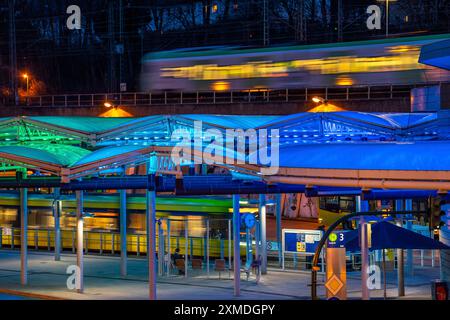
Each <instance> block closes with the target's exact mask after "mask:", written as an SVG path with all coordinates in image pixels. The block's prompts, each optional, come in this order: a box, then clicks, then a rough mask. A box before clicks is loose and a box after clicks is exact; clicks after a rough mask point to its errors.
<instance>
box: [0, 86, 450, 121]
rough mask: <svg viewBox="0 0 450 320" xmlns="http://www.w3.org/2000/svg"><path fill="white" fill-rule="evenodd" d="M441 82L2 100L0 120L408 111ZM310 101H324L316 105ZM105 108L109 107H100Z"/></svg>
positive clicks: (93, 94)
mask: <svg viewBox="0 0 450 320" xmlns="http://www.w3.org/2000/svg"><path fill="white" fill-rule="evenodd" d="M431 85H436V86H442V87H443V88H445V90H448V84H446V83H431V82H430V83H423V84H417V85H414V86H411V85H384V86H380V85H377V86H358V87H330V88H303V89H282V90H267V89H261V90H250V91H249V90H244V91H200V92H176V91H166V92H157V93H143V92H122V93H92V94H81V93H80V94H56V95H45V96H30V97H28V98H27V97H23V98H22V99H21V101H20V104H19V105H18V106H13V105H11V104H8V103H6V102H4V107H3V108H0V116H24V115H26V116H37V115H52V116H53V115H58V116H69V115H70V116H112V117H130V116H135V117H142V116H148V115H157V114H235V115H237V114H241V115H286V114H293V113H299V112H307V111H315V110H316V111H341V110H348V111H361V112H410V111H411V90H412V89H414V88H421V87H424V86H431ZM314 97H319V98H321V99H323V100H324V101H326V103H325V105H324V104H323V103H319V104H317V103H316V102H314V101H313V98H314ZM105 104H107V105H108V106H109V107H106V106H105Z"/></svg>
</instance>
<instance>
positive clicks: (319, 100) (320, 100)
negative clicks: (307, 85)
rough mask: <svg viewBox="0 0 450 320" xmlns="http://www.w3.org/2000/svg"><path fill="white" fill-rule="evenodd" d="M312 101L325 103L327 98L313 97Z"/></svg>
mask: <svg viewBox="0 0 450 320" xmlns="http://www.w3.org/2000/svg"><path fill="white" fill-rule="evenodd" d="M312 101H313V102H315V103H323V104H327V102H328V101H327V100H325V99H324V98H321V97H313V98H312Z"/></svg>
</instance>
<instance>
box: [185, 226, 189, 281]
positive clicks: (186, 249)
mask: <svg viewBox="0 0 450 320" xmlns="http://www.w3.org/2000/svg"><path fill="white" fill-rule="evenodd" d="M188 228H189V222H188V220H186V221H185V222H184V277H185V278H187V270H188V268H187V267H188V262H189V261H188V254H189V252H188V250H189V247H188V245H189V243H188V241H189V229H188Z"/></svg>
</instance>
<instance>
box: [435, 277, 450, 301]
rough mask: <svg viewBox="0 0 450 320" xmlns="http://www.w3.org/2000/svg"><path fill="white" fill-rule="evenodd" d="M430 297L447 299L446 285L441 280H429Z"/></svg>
mask: <svg viewBox="0 0 450 320" xmlns="http://www.w3.org/2000/svg"><path fill="white" fill-rule="evenodd" d="M431 297H432V299H433V300H448V285H447V282H445V281H442V280H434V281H432V282H431Z"/></svg>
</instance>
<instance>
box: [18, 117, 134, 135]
mask: <svg viewBox="0 0 450 320" xmlns="http://www.w3.org/2000/svg"><path fill="white" fill-rule="evenodd" d="M27 118H28V119H30V120H34V121H37V122H40V123H42V124H43V125H45V124H47V125H52V126H55V127H62V128H65V129H70V130H74V131H78V132H84V133H99V132H103V131H107V130H111V129H114V128H116V127H118V126H121V125H123V124H125V123H127V122H129V121H130V120H132V119H133V118H100V117H52V116H38V117H27Z"/></svg>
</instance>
